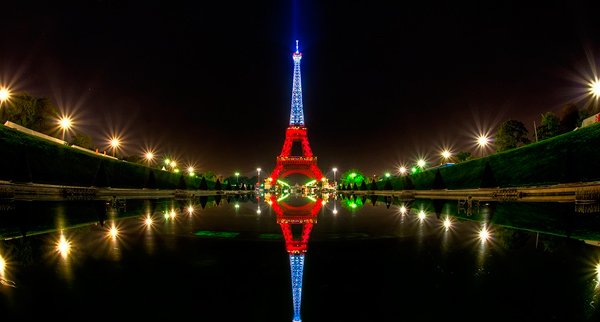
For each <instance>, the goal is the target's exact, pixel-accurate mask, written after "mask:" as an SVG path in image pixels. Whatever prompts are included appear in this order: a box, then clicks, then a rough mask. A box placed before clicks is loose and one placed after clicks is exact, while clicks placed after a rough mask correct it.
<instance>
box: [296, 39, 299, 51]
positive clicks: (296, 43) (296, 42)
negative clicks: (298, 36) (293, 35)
mask: <svg viewBox="0 0 600 322" xmlns="http://www.w3.org/2000/svg"><path fill="white" fill-rule="evenodd" d="M297 53H299V51H298V40H296V54H297Z"/></svg>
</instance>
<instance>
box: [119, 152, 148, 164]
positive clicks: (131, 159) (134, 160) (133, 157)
mask: <svg viewBox="0 0 600 322" xmlns="http://www.w3.org/2000/svg"><path fill="white" fill-rule="evenodd" d="M123 160H125V161H127V162H131V163H138V164H146V159H144V158H142V157H141V156H139V155H136V154H134V155H130V156H127V157H123Z"/></svg>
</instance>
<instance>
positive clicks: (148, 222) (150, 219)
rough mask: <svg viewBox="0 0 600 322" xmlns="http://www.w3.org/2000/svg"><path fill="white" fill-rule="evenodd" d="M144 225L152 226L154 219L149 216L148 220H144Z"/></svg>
mask: <svg viewBox="0 0 600 322" xmlns="http://www.w3.org/2000/svg"><path fill="white" fill-rule="evenodd" d="M144 223H145V224H146V226H152V217H150V215H148V217H146V219H145V220H144Z"/></svg>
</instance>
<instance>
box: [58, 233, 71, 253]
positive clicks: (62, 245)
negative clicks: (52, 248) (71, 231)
mask: <svg viewBox="0 0 600 322" xmlns="http://www.w3.org/2000/svg"><path fill="white" fill-rule="evenodd" d="M56 251H58V252H59V253H60V254H61V256H62V257H63V258H66V257H67V255H69V253H70V252H71V243H70V242H69V241H68V240H67V239H66V238H65V236H64V235H63V234H61V235H60V239H59V241H58V243H57V244H56Z"/></svg>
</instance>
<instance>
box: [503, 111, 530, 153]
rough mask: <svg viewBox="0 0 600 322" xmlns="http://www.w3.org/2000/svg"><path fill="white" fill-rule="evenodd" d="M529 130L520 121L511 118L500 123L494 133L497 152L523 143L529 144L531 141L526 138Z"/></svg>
mask: <svg viewBox="0 0 600 322" xmlns="http://www.w3.org/2000/svg"><path fill="white" fill-rule="evenodd" d="M528 134H529V130H527V128H526V127H525V124H523V122H521V121H517V120H511V119H509V120H508V121H506V122H504V123H502V124H501V125H500V128H499V129H498V134H497V135H496V140H495V142H496V145H497V147H498V152H502V151H508V150H511V149H515V148H517V147H519V146H520V145H523V144H529V143H531V141H530V140H529V139H528V138H527V135H528Z"/></svg>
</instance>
